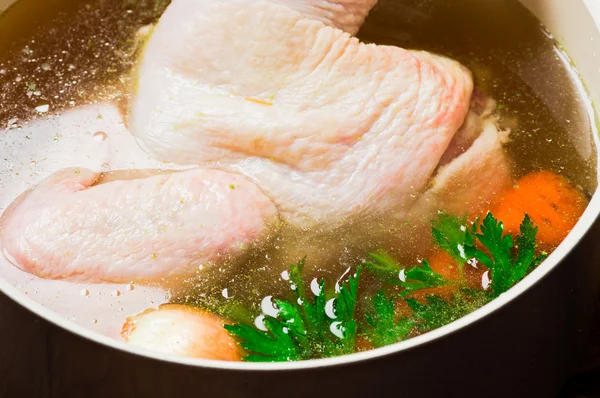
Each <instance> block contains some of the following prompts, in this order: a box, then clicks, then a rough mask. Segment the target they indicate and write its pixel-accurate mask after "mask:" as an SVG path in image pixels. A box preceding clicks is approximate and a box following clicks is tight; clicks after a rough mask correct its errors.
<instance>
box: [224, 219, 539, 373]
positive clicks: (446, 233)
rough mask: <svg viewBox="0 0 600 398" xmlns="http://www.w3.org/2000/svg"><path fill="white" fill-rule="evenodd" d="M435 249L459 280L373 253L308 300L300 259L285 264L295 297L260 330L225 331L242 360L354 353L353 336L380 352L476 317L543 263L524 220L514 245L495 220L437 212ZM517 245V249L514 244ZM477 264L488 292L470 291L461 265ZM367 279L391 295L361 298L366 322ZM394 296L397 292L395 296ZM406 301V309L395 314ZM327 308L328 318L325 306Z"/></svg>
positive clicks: (528, 221) (380, 293) (240, 327)
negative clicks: (362, 293)
mask: <svg viewBox="0 0 600 398" xmlns="http://www.w3.org/2000/svg"><path fill="white" fill-rule="evenodd" d="M432 235H433V238H434V241H435V243H436V245H437V246H438V247H439V248H440V249H442V250H443V251H445V252H446V253H448V254H449V255H450V256H451V257H452V258H453V259H454V261H455V262H456V263H457V265H458V266H459V270H460V275H461V279H460V280H459V281H453V280H448V279H447V278H444V277H443V276H442V275H440V274H439V273H437V272H435V271H434V270H433V269H432V268H431V267H430V265H429V263H428V262H427V260H424V259H423V260H422V261H421V263H420V264H419V265H417V266H414V267H412V268H410V269H407V268H406V267H403V266H401V265H400V264H398V262H397V261H396V260H395V259H393V258H392V257H391V256H390V255H389V254H387V253H385V252H384V251H377V252H375V253H371V254H369V261H366V262H365V263H364V264H362V265H361V266H359V267H357V269H356V272H355V274H353V275H351V276H350V277H349V278H348V280H347V282H345V283H343V284H341V286H340V287H339V289H336V290H335V291H334V292H333V293H331V292H330V293H329V294H328V293H327V290H326V289H325V288H326V286H325V282H324V281H323V280H321V281H320V282H319V283H318V287H319V291H318V292H316V294H314V297H309V296H308V295H307V291H306V286H305V283H304V278H303V271H304V265H305V259H302V260H301V261H299V262H298V263H297V264H293V265H291V266H290V271H289V276H290V278H289V282H290V287H291V290H292V291H293V298H292V299H289V300H275V305H276V307H277V308H278V314H277V316H276V317H271V316H265V318H264V321H263V323H264V329H266V330H258V329H256V328H254V327H251V326H248V325H246V324H239V323H238V324H235V325H227V326H225V327H226V328H227V330H228V331H229V332H230V333H231V334H232V335H234V336H235V337H236V338H237V339H238V340H239V341H240V344H241V346H242V347H243V348H244V349H245V350H246V351H247V352H248V355H247V356H246V357H245V358H244V359H245V360H246V361H261V362H264V361H293V360H302V359H312V358H323V357H329V356H336V355H344V354H349V353H352V352H354V351H355V350H356V345H357V344H356V343H357V337H358V336H362V337H363V338H364V339H365V340H366V341H367V342H369V343H370V344H371V345H372V346H374V347H382V346H385V345H389V344H393V343H396V342H398V341H402V340H404V339H406V338H409V337H410V336H412V335H415V334H419V333H424V332H427V331H430V330H433V329H436V328H438V327H441V326H443V325H446V324H448V323H450V322H453V321H455V320H457V319H458V318H460V317H462V316H464V315H466V314H468V313H470V312H472V311H474V310H475V309H477V308H479V307H481V306H482V305H484V304H485V303H487V302H489V301H490V300H492V299H494V298H495V297H497V296H499V295H500V294H502V293H504V292H506V291H507V290H508V289H510V288H511V287H512V286H514V285H515V284H516V283H517V282H519V281H520V280H521V279H523V278H524V277H525V275H527V273H528V272H530V271H531V270H532V269H534V268H535V267H537V265H539V264H540V263H541V262H542V261H543V260H544V259H545V257H546V254H545V253H541V254H539V255H538V254H536V235H537V227H535V226H534V225H533V223H532V222H531V219H530V218H529V216H525V218H524V220H523V222H522V223H521V226H520V232H519V235H518V236H517V237H516V239H513V237H512V236H510V235H506V234H504V227H503V224H502V222H501V221H499V220H497V219H495V218H494V217H493V216H492V214H490V213H488V214H487V215H486V216H485V218H483V221H481V222H480V219H479V218H478V219H477V220H475V221H474V222H473V223H469V222H468V220H467V218H466V217H457V216H453V215H448V214H440V215H439V216H438V218H437V219H436V220H434V221H433V222H432ZM515 243H516V244H515ZM475 262H476V263H478V264H481V265H483V266H485V267H486V268H487V270H488V271H489V272H490V279H491V289H487V290H474V289H471V288H468V287H467V286H466V283H465V278H464V265H465V264H467V263H471V264H475ZM362 267H364V269H365V270H366V271H367V272H369V273H371V274H372V275H373V276H375V277H376V279H378V280H379V281H380V282H381V283H382V284H383V286H384V287H385V286H386V285H388V286H390V287H393V289H389V290H390V291H392V293H386V290H385V289H383V288H382V289H379V290H378V291H377V292H376V293H375V294H373V295H371V296H366V297H365V300H364V306H363V307H364V308H363V311H362V312H363V314H364V317H363V318H364V319H360V320H359V317H358V316H357V314H356V312H357V311H356V309H357V302H358V297H359V282H360V275H361V268H362ZM444 286H451V287H452V288H453V289H452V290H450V292H453V293H452V297H451V298H448V297H442V296H440V295H436V294H433V293H430V291H428V294H425V295H424V296H422V297H421V298H417V297H416V296H415V295H414V293H417V292H419V291H422V290H423V289H431V288H440V287H444ZM398 290H399V291H398ZM402 302H404V303H405V304H404V306H405V307H406V308H407V309H408V313H407V311H399V310H398V303H402ZM330 303H333V305H332V306H331V308H332V309H333V316H331V314H328V311H327V307H328V304H330Z"/></svg>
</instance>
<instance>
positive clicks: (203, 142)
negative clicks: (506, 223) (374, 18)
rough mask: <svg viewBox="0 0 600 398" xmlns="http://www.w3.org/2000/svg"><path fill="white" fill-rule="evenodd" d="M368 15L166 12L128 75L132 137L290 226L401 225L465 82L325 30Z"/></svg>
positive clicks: (204, 1)
mask: <svg viewBox="0 0 600 398" xmlns="http://www.w3.org/2000/svg"><path fill="white" fill-rule="evenodd" d="M373 3H374V1H367V0H363V1H359V0H355V1H351V0H346V1H343V0H337V1H333V2H325V1H319V0H304V1H300V0H298V1H292V0H287V1H284V0H280V1H263V0H257V1H249V0H220V1H214V0H174V1H173V2H172V4H171V5H170V6H169V7H168V9H167V10H166V12H165V14H164V15H163V17H162V18H161V20H160V22H159V23H158V25H157V26H156V29H155V31H154V33H153V35H152V36H151V38H150V39H149V42H148V44H147V47H146V50H145V55H144V57H143V61H142V63H141V66H140V68H139V81H138V84H137V87H138V90H137V93H136V96H135V98H134V100H133V102H132V106H131V111H130V116H129V126H130V128H131V130H132V132H133V133H134V134H135V135H136V136H137V138H138V140H139V142H140V143H141V145H142V146H143V147H144V148H145V149H146V150H148V151H150V152H151V153H152V154H154V155H155V156H157V157H158V158H159V159H160V160H162V161H169V162H175V163H179V164H198V165H207V164H210V165H212V166H211V167H217V168H221V169H224V170H229V171H235V172H238V173H242V174H244V175H246V176H247V177H249V178H250V179H252V180H253V181H255V182H256V184H257V185H258V186H259V187H260V188H261V189H262V190H263V191H264V192H265V193H266V194H267V195H268V196H269V197H270V198H271V199H272V200H273V201H274V202H275V204H276V205H277V207H278V208H279V210H280V212H281V216H282V218H283V219H284V220H285V221H286V222H288V223H290V224H292V225H295V226H302V227H317V226H318V227H321V228H322V227H324V226H325V225H327V226H335V225H340V224H343V223H344V222H347V220H348V217H349V216H363V217H364V216H365V215H367V214H377V213H382V212H386V211H393V212H394V213H395V214H399V215H402V214H405V213H407V212H409V211H410V209H411V208H412V206H413V205H414V204H415V203H416V202H417V199H418V198H419V197H420V196H421V195H422V194H423V193H424V192H425V190H426V189H427V187H428V182H429V181H430V179H431V178H432V176H433V175H434V172H435V171H436V169H437V168H438V164H439V163H440V160H441V159H442V157H443V155H444V153H445V152H446V150H447V148H448V147H449V145H450V143H451V141H452V139H453V137H454V135H455V134H456V132H457V131H458V130H459V128H460V127H461V125H462V124H463V122H464V120H465V117H466V115H467V113H468V112H469V106H470V99H471V94H472V91H473V81H472V77H471V73H470V72H469V71H468V70H467V69H466V68H464V67H463V66H461V65H460V64H459V63H457V62H455V61H452V60H450V59H447V58H444V57H441V56H436V55H432V54H429V53H426V52H420V51H407V50H404V49H401V48H397V47H390V46H376V45H367V44H363V43H361V42H360V41H359V40H358V39H356V38H354V37H352V36H351V35H350V34H349V33H347V32H344V31H343V30H341V29H338V27H340V28H343V29H345V30H346V31H348V32H351V33H354V32H355V31H356V30H357V27H358V25H359V24H360V23H361V22H362V20H363V18H364V17H363V16H364V15H366V14H367V13H368V11H369V9H370V8H371V7H372V6H373ZM344 5H345V6H347V7H350V8H349V9H352V10H354V12H355V15H356V16H355V17H354V18H350V17H349V16H348V15H347V13H346V12H345V11H344V10H345V8H344ZM346 17H347V18H349V20H348V21H350V22H348V21H347V22H343V21H344V18H346ZM352 21H354V22H352ZM498 155H499V156H502V155H501V154H498ZM500 178H502V177H500ZM482 196H484V197H485V196H486V195H485V192H484V193H483V195H482Z"/></svg>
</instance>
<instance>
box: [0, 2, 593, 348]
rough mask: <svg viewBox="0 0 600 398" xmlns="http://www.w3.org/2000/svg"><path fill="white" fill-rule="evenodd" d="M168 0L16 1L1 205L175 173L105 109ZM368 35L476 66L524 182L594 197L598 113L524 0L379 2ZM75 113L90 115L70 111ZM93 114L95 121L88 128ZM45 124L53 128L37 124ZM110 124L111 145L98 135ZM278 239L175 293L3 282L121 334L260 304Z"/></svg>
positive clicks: (5, 68) (1, 80)
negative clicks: (135, 320)
mask: <svg viewBox="0 0 600 398" xmlns="http://www.w3.org/2000/svg"><path fill="white" fill-rule="evenodd" d="M166 5H167V2H166V1H161V0H154V1H153V0H144V1H133V0H77V1H67V0H53V1H46V2H40V1H39V0H20V1H18V2H17V3H15V4H14V5H13V6H12V7H11V8H10V9H9V10H7V11H6V12H5V13H4V14H3V15H2V16H0V37H12V38H15V39H14V40H10V41H8V40H4V41H0V134H1V135H0V148H2V149H1V151H2V154H3V156H2V162H3V166H2V167H1V168H0V211H1V210H3V209H4V208H6V207H7V206H8V205H9V204H10V202H11V201H12V200H13V199H14V198H15V197H16V196H17V195H18V194H19V193H21V192H23V191H24V190H25V189H27V188H29V187H31V186H32V185H34V184H35V183H36V182H38V181H39V180H40V179H41V178H43V177H45V176H46V175H48V174H50V173H52V172H53V171H56V170H57V169H59V168H61V167H67V166H84V167H90V168H98V167H101V168H105V169H108V168H109V166H110V168H113V169H114V168H125V169H126V168H148V169H152V168H160V167H168V165H167V166H165V165H161V164H159V163H158V162H156V161H154V160H152V159H150V158H148V156H147V155H146V154H144V153H143V152H142V151H141V150H140V149H139V148H138V147H137V146H136V144H135V142H134V140H133V138H132V137H130V135H129V134H128V133H127V129H126V127H125V125H124V123H123V119H122V117H121V115H120V114H119V113H118V112H116V111H114V110H107V109H106V108H103V107H102V105H101V104H103V103H107V102H110V103H114V104H117V105H118V107H119V108H120V109H121V110H122V109H124V106H125V104H126V102H127V91H128V87H129V72H130V70H131V68H132V67H133V66H134V64H135V60H136V54H137V50H138V49H139V44H140V37H139V36H136V35H137V33H138V32H139V30H140V29H141V28H143V27H144V26H147V25H148V24H151V23H153V22H154V21H155V20H156V19H157V18H158V17H159V16H160V14H161V12H162V10H163V9H164V7H166ZM359 37H360V38H361V39H363V40H365V41H368V42H374V43H378V44H388V45H396V46H401V47H405V48H413V49H423V50H428V51H433V52H436V53H440V54H444V55H447V56H450V57H452V58H455V59H457V60H459V61H461V62H462V63H463V64H465V65H466V66H467V67H469V68H470V69H471V70H472V71H473V72H474V76H475V79H476V84H477V86H478V87H479V89H481V90H482V91H483V92H484V93H485V94H488V95H490V96H492V97H493V98H495V99H496V100H497V101H498V104H499V106H498V112H499V114H500V115H501V123H502V124H503V125H504V126H506V127H510V128H511V130H512V132H511V142H510V143H509V144H508V145H507V146H506V150H507V153H508V155H509V157H510V159H511V166H512V169H513V172H514V175H515V177H519V176H522V175H524V174H527V173H528V172H531V171H533V170H540V169H548V170H552V171H554V172H557V173H559V174H562V175H564V176H565V177H567V178H568V179H569V180H570V181H572V182H573V183H574V184H575V185H577V186H578V187H579V188H580V189H581V190H582V191H583V192H585V193H586V194H587V195H588V196H591V195H592V193H593V192H594V191H595V189H596V187H597V181H598V176H597V165H598V158H597V153H596V145H595V140H596V136H595V121H594V120H595V119H594V116H593V115H592V114H591V113H590V109H589V105H588V100H587V97H586V94H585V92H583V91H582V89H581V87H582V85H581V82H580V81H579V80H578V76H577V74H576V72H575V71H574V69H573V68H572V66H571V65H570V64H569V63H568V58H567V56H566V55H565V54H564V53H563V52H562V51H561V50H560V49H559V48H558V46H557V43H556V42H555V41H554V40H553V38H552V37H551V35H550V34H549V33H548V32H547V31H545V29H544V27H543V26H541V25H540V23H539V21H538V20H537V19H536V18H535V17H534V16H533V15H532V14H531V13H530V12H529V11H527V10H526V9H525V8H524V7H523V6H522V5H520V4H519V3H518V2H517V1H512V0H498V1H493V2H491V1H480V0H435V1H434V0H403V1H402V2H400V1H392V0H382V1H381V2H380V4H379V5H378V6H377V7H376V8H375V9H374V10H373V11H372V13H371V15H370V16H369V18H368V19H367V22H366V24H365V25H364V27H363V28H362V29H361V31H360V33H359ZM79 107H84V109H87V110H88V111H87V112H88V113H87V114H84V115H81V116H73V117H71V118H63V116H64V115H66V114H67V113H68V112H67V111H68V110H69V109H74V108H77V109H78V108H79ZM86 115H87V116H86ZM90 115H97V116H96V117H92V119H93V122H91V123H90V122H89V119H90ZM45 119H48V120H50V121H51V122H49V123H50V124H49V125H48V124H43V123H42V124H39V123H38V122H39V121H41V120H45ZM48 126H50V127H48ZM105 131H109V134H108V135H109V139H108V140H105V137H104V136H103V135H102V134H101V133H104V132H105ZM109 155H110V157H111V164H110V165H107V164H106V158H107V157H109ZM66 158H67V159H66ZM280 239H285V238H284V237H281V238H280ZM277 246H278V243H277V242H275V243H274V246H273V247H271V248H268V249H265V250H264V251H259V252H254V253H251V254H250V255H249V258H248V259H247V266H246V267H245V268H244V269H243V272H240V273H235V274H234V273H227V274H225V272H224V271H222V270H221V269H215V270H213V271H212V272H211V274H212V275H211V274H209V275H207V276H205V279H204V282H197V281H191V284H192V286H189V285H188V289H185V290H183V291H177V292H170V291H168V290H167V289H164V288H161V287H152V286H140V287H137V286H136V287H133V285H90V286H81V285H77V284H72V283H69V282H64V281H45V280H40V279H38V278H35V277H32V276H30V275H27V274H26V273H24V272H22V271H20V270H18V269H16V268H15V267H14V266H12V265H11V264H10V263H9V262H8V261H4V259H0V277H3V278H5V279H8V280H10V281H11V282H12V283H13V284H15V285H16V286H17V287H19V288H20V289H21V290H22V291H24V292H25V293H27V294H29V295H30V296H33V297H34V299H36V300H38V301H40V302H42V303H43V304H44V305H46V306H47V307H49V308H51V309H53V310H54V311H56V312H58V313H59V314H61V315H63V316H65V317H68V318H69V319H71V320H73V321H75V322H78V323H80V324H83V325H85V326H87V327H90V328H92V329H94V330H96V331H99V332H101V333H105V334H107V335H111V336H115V337H116V336H117V335H118V330H119V328H120V325H121V324H122V322H123V321H124V319H125V317H126V316H128V315H132V314H135V313H137V312H140V311H142V310H144V309H145V308H147V307H152V306H156V305H157V304H160V303H162V302H165V301H176V302H184V303H189V304H193V305H203V306H209V307H211V308H218V307H220V306H222V305H224V304H225V303H227V301H228V300H229V299H230V298H231V297H232V296H233V297H235V299H236V300H237V301H238V302H241V303H242V304H243V305H244V306H245V307H247V308H248V309H249V310H250V312H252V311H254V312H257V311H259V305H260V302H261V299H262V298H263V297H265V296H267V295H274V296H277V295H280V294H285V292H287V291H288V287H287V282H285V281H284V280H283V279H282V278H281V276H280V271H281V270H282V269H284V268H285V265H286V264H283V268H282V264H279V263H278V262H280V261H281V258H286V257H285V256H283V257H282V256H277V253H276V251H277ZM273 251H274V252H275V255H274V254H273ZM305 254H309V253H305ZM333 258H335V259H337V260H338V263H339V264H335V266H334V265H332V264H321V267H320V268H319V269H318V271H319V272H320V274H319V275H320V276H324V277H325V278H326V279H328V280H330V281H335V280H336V279H337V277H339V275H340V267H341V268H342V269H344V268H346V267H347V266H350V265H353V264H357V263H358V262H359V261H360V260H361V258H360V257H359V256H357V255H356V254H355V253H351V254H348V253H334V255H333ZM286 259H287V258H286ZM289 260H290V261H291V260H292V259H289ZM296 260H297V259H296ZM309 261H310V260H309ZM365 285H366V286H367V287H369V286H374V282H373V281H369V280H366V282H365ZM74 300H75V304H74Z"/></svg>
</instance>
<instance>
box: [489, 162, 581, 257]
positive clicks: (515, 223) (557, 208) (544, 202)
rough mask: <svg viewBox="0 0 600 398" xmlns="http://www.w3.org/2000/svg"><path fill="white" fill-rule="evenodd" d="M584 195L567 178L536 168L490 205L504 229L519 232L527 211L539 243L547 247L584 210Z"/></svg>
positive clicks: (568, 229) (565, 232)
mask: <svg viewBox="0 0 600 398" xmlns="http://www.w3.org/2000/svg"><path fill="white" fill-rule="evenodd" d="M587 203H588V201H587V199H586V197H585V196H584V195H583V193H581V192H580V191H579V190H578V189H576V188H575V187H573V186H572V185H571V184H570V183H569V181H567V179H566V178H564V177H562V176H559V175H557V174H554V173H552V172H550V171H538V172H534V173H531V174H528V175H526V176H525V177H523V178H521V179H520V180H519V181H518V182H517V184H516V185H515V186H514V187H512V188H511V189H509V190H508V191H506V192H505V193H503V194H502V195H501V196H500V198H499V199H498V200H497V201H495V203H494V204H493V205H492V208H491V213H492V214H493V215H494V217H496V219H498V220H500V221H502V222H503V224H504V231H505V232H506V233H509V234H511V235H516V234H518V233H519V226H520V225H521V222H522V221H523V218H524V217H525V214H529V217H531V220H532V221H533V222H534V224H535V225H536V226H537V227H538V235H537V238H538V247H539V248H540V249H541V250H550V249H552V248H554V247H556V246H558V244H559V243H560V242H561V241H562V240H563V239H564V238H565V237H566V236H567V235H568V234H569V232H571V230H572V229H573V227H574V226H575V224H576V223H577V220H579V218H580V217H581V215H582V214H583V212H584V210H585V208H586V206H587Z"/></svg>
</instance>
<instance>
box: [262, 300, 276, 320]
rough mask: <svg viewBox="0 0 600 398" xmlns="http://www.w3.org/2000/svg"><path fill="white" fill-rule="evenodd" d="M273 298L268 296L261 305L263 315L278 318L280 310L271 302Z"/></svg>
mask: <svg viewBox="0 0 600 398" xmlns="http://www.w3.org/2000/svg"><path fill="white" fill-rule="evenodd" d="M272 298H273V296H267V297H265V298H263V299H262V301H261V303H260V308H261V310H262V312H263V314H265V315H269V316H271V317H273V318H277V315H279V310H278V309H277V308H276V307H275V304H273V301H272V300H271V299H272Z"/></svg>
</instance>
